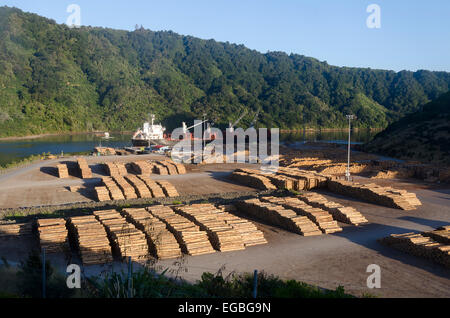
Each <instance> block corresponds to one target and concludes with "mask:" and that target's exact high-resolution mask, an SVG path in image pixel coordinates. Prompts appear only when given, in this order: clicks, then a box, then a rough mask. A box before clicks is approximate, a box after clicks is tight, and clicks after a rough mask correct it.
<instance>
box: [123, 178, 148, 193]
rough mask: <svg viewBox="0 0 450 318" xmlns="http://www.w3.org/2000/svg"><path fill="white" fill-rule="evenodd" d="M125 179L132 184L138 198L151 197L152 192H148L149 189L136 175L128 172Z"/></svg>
mask: <svg viewBox="0 0 450 318" xmlns="http://www.w3.org/2000/svg"><path fill="white" fill-rule="evenodd" d="M125 179H126V180H127V181H128V182H129V183H130V184H131V185H132V186H133V188H134V190H135V191H136V193H137V195H138V197H139V198H151V197H152V194H151V193H150V190H149V189H148V188H147V185H146V184H145V182H144V181H142V180H141V179H139V178H138V177H137V176H135V175H133V174H129V175H127V176H125Z"/></svg>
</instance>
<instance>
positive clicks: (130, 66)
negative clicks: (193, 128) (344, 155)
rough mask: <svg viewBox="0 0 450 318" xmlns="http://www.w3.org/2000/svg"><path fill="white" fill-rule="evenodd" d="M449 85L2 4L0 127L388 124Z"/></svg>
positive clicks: (445, 80)
mask: <svg viewBox="0 0 450 318" xmlns="http://www.w3.org/2000/svg"><path fill="white" fill-rule="evenodd" d="M449 89H450V73H446V72H429V71H418V72H409V71H402V72H393V71H384V70H372V69H362V68H348V67H335V66H330V65H328V64H327V63H326V62H320V61H318V60H316V59H313V58H310V57H305V56H301V55H296V54H291V55H288V54H285V53H282V52H269V53H266V54H262V53H259V52H257V51H254V50H250V49H248V48H246V47H244V46H243V45H235V44H230V43H221V42H216V41H214V40H201V39H198V38H194V37H190V36H182V35H178V34H175V33H173V32H170V31H168V32H152V31H149V30H145V29H143V28H141V29H137V30H136V31H134V32H128V31H120V30H111V29H104V28H93V27H81V28H78V29H70V28H68V27H67V26H65V25H58V24H56V22H54V21H52V20H49V19H46V18H43V17H40V16H38V15H35V14H29V13H24V12H22V11H21V10H19V9H15V8H9V7H0V136H19V135H30V134H40V133H48V132H60V131H93V130H118V131H120V130H133V129H136V127H138V126H140V125H141V124H142V122H143V119H146V118H147V117H148V114H149V113H155V114H156V115H157V117H158V119H160V120H162V121H163V122H164V123H165V124H166V125H167V127H168V128H169V129H173V128H175V127H179V126H180V122H181V120H191V119H193V118H194V117H195V118H200V117H201V115H202V114H203V113H206V114H207V116H208V118H209V119H210V120H213V121H214V122H215V123H216V125H220V126H221V125H226V124H227V123H228V121H231V120H235V119H236V118H238V117H239V116H240V115H241V114H242V113H243V112H244V110H247V113H246V116H245V117H244V119H243V121H242V122H241V124H242V126H244V127H245V125H248V124H249V123H250V122H251V121H252V120H253V119H254V118H255V114H257V113H259V116H258V122H257V126H269V127H280V128H291V129H295V128H304V127H308V128H313V127H327V128H339V127H344V125H345V114H347V113H354V114H356V115H357V116H358V120H357V122H356V123H355V124H356V126H358V127H385V126H386V125H387V124H389V123H391V122H393V121H395V120H397V119H399V118H400V117H402V116H404V115H405V114H408V113H411V112H414V111H416V110H417V109H418V108H419V107H420V105H423V104H425V103H427V102H429V101H430V100H433V99H435V98H437V97H438V96H439V95H440V94H442V93H444V92H446V91H448V90H449Z"/></svg>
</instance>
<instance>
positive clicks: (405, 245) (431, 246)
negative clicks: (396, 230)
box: [379, 233, 450, 268]
mask: <svg viewBox="0 0 450 318" xmlns="http://www.w3.org/2000/svg"><path fill="white" fill-rule="evenodd" d="M379 241H380V243H382V244H384V245H387V246H390V247H392V248H395V249H398V250H400V251H403V252H406V253H409V254H412V255H415V256H419V257H424V258H427V259H430V260H432V261H434V262H436V263H440V264H442V265H444V266H445V267H448V268H450V245H448V244H442V243H438V242H436V241H435V240H433V239H432V238H431V237H427V236H424V235H422V234H416V233H405V234H391V235H390V236H388V237H386V238H383V239H381V240H379Z"/></svg>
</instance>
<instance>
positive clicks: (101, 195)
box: [95, 187, 111, 202]
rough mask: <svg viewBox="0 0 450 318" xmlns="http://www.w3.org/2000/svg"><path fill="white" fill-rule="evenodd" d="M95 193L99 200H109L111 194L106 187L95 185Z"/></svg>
mask: <svg viewBox="0 0 450 318" xmlns="http://www.w3.org/2000/svg"><path fill="white" fill-rule="evenodd" d="M95 194H96V196H97V200H98V201H99V202H104V201H111V196H110V195H109V191H108V188H107V187H95Z"/></svg>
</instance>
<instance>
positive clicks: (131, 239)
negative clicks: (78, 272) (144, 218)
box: [94, 210, 149, 262]
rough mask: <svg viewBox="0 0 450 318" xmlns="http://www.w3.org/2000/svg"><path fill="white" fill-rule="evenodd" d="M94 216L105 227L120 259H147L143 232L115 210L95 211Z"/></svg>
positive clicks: (147, 251)
mask: <svg viewBox="0 0 450 318" xmlns="http://www.w3.org/2000/svg"><path fill="white" fill-rule="evenodd" d="M94 215H95V217H96V218H97V220H99V221H100V223H102V224H103V226H104V227H105V229H106V233H107V234H108V238H109V241H110V242H111V246H112V247H113V251H114V252H115V253H116V254H117V255H118V257H120V258H121V259H124V258H128V257H131V260H132V261H136V262H142V261H145V260H147V257H148V254H149V248H148V244H147V238H146V237H145V234H144V233H143V232H142V231H141V230H139V229H137V228H136V227H135V226H134V225H133V224H131V223H128V222H127V220H126V219H125V218H124V217H122V216H121V215H120V213H119V212H117V211H115V210H106V211H95V212H94Z"/></svg>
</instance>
